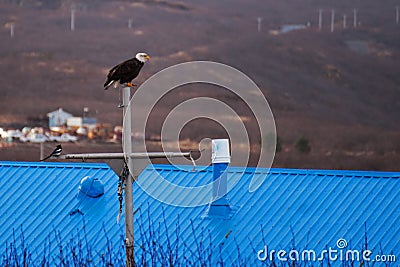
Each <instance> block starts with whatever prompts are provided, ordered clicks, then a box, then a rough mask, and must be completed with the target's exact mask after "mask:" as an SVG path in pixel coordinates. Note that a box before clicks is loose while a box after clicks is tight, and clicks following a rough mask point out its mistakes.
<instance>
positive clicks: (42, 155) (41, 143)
mask: <svg viewBox="0 0 400 267" xmlns="http://www.w3.org/2000/svg"><path fill="white" fill-rule="evenodd" d="M43 144H44V143H43V142H40V158H39V159H42V158H44V153H43V150H44V149H43V146H44V145H43Z"/></svg>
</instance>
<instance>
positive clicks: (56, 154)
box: [40, 145, 62, 161]
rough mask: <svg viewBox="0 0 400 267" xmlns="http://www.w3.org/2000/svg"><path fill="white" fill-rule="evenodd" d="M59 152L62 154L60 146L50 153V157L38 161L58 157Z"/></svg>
mask: <svg viewBox="0 0 400 267" xmlns="http://www.w3.org/2000/svg"><path fill="white" fill-rule="evenodd" d="M61 152H62V147H61V145H57V146H56V148H55V149H54V150H53V152H51V154H50V155H48V156H47V157H45V158H44V159H41V160H40V161H45V160H46V159H49V158H52V157H59V156H60V155H61Z"/></svg>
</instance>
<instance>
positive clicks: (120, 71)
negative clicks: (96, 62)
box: [104, 53, 150, 90]
mask: <svg viewBox="0 0 400 267" xmlns="http://www.w3.org/2000/svg"><path fill="white" fill-rule="evenodd" d="M149 59H150V56H149V55H147V54H146V53H137V54H136V56H135V57H134V58H131V59H128V60H126V61H124V62H122V63H120V64H118V65H117V66H115V67H113V68H112V69H111V70H110V71H109V73H108V75H107V81H106V82H105V83H104V90H107V89H108V88H109V87H110V86H111V85H113V84H114V88H116V87H117V86H118V85H119V84H125V85H127V86H129V87H133V86H134V84H132V80H133V79H135V78H136V77H137V76H138V75H139V72H140V70H141V69H142V67H143V65H144V63H145V62H146V61H148V60H149Z"/></svg>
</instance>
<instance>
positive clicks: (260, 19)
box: [257, 17, 262, 32]
mask: <svg viewBox="0 0 400 267" xmlns="http://www.w3.org/2000/svg"><path fill="white" fill-rule="evenodd" d="M261 22H262V17H258V18H257V31H258V32H261Z"/></svg>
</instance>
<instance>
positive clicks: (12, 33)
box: [10, 22, 15, 38]
mask: <svg viewBox="0 0 400 267" xmlns="http://www.w3.org/2000/svg"><path fill="white" fill-rule="evenodd" d="M14 33H15V23H14V22H12V23H11V24H10V36H11V38H12V37H14Z"/></svg>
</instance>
